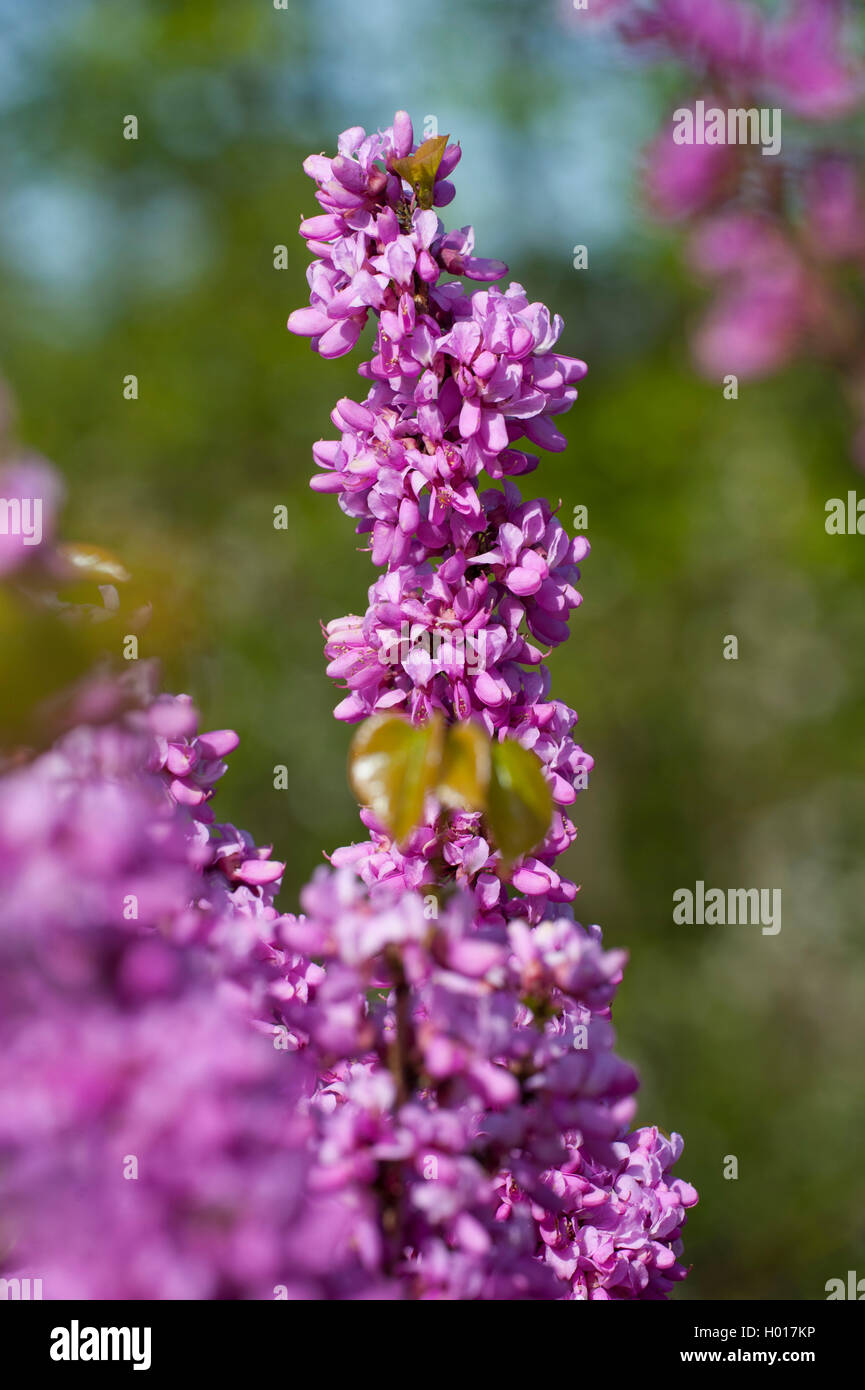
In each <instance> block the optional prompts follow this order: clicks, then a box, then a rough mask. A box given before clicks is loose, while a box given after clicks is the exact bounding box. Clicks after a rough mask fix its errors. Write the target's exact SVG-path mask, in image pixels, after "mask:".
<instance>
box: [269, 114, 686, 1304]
mask: <svg viewBox="0 0 865 1390" xmlns="http://www.w3.org/2000/svg"><path fill="white" fill-rule="evenodd" d="M414 148H415V147H414V145H413V133H412V129H411V124H410V122H409V119H408V116H407V115H406V114H405V113H404V112H399V113H397V116H396V118H395V120H394V125H393V128H392V129H390V130H387V131H384V132H382V133H380V134H378V135H374V136H367V135H366V134H365V132H362V131H359V130H352V131H349V132H346V133H345V134H344V135H343V136H341V137H340V141H339V155H338V157H337V158H336V159H335V160H332V161H331V160H328V159H325V158H324V157H323V156H320V157H319V156H317V157H313V158H312V159H310V160H308V161H307V162H306V165H305V166H304V167H305V169H306V172H307V173H308V174H309V175H310V176H311V177H312V178H313V179H314V180H315V182H316V184H317V186H318V194H317V196H318V199H319V202H320V204H321V206H322V207H323V208H324V209H325V214H324V215H323V216H320V217H315V218H313V219H310V220H309V221H308V222H304V223H302V225H301V234H302V235H303V236H305V237H306V238H307V239H308V241H309V244H310V248H311V250H312V252H313V254H314V256H315V257H316V259H315V260H314V262H313V264H312V266H311V267H310V271H309V276H308V278H309V284H310V290H311V297H310V307H309V309H300V310H296V311H295V312H294V313H293V314H292V315H291V317H290V319H289V324H288V326H289V328H290V329H291V330H292V331H293V332H296V333H300V334H302V335H305V336H308V337H310V338H311V340H312V347H313V349H314V350H316V351H318V352H319V353H320V354H321V355H322V356H325V357H329V356H336V355H341V354H342V353H343V352H345V351H348V350H349V348H350V347H352V346H353V345H354V343H356V342H357V340H358V338H359V336H360V333H361V330H362V328H363V325H364V324H365V322H366V320H367V317H368V315H369V314H370V313H372V315H373V316H374V319H375V323H376V332H375V337H374V341H373V347H372V356H371V357H370V358H369V360H367V361H365V362H363V363H362V364H361V366H360V368H359V371H360V374H361V376H362V377H364V378H366V379H367V380H368V381H369V382H370V383H371V385H370V389H369V392H368V395H367V396H366V399H365V400H363V401H361V402H357V401H353V400H350V399H347V398H344V399H342V400H340V401H339V402H338V404H337V406H336V408H335V409H334V411H333V414H332V420H333V423H334V425H335V426H336V429H337V430H338V431H339V438H338V439H335V440H327V441H320V442H319V443H318V444H316V445H315V446H314V449H313V454H314V458H315V462H316V464H317V465H318V468H319V470H320V471H319V472H318V473H317V474H316V476H315V477H314V478H313V480H312V486H313V488H314V489H315V490H316V491H319V492H329V493H335V494H336V495H337V498H338V501H339V505H340V507H341V508H342V510H343V511H344V512H345V513H346V514H347V515H348V516H350V517H351V518H353V519H354V521H355V523H356V530H357V532H358V534H360V535H365V536H368V537H369V544H370V550H371V556H372V560H373V563H374V564H375V565H377V566H378V567H380V568H381V569H382V571H383V573H382V575H381V576H380V578H378V579H377V580H376V581H375V582H374V583H373V585H372V586H371V588H370V590H369V606H368V608H367V611H366V613H365V614H363V615H357V614H349V615H348V616H347V617H344V618H339V619H336V620H334V621H333V622H331V623H329V624H328V625H327V627H326V629H325V639H326V641H325V651H326V655H327V659H328V667H327V670H328V675H329V676H331V677H332V678H333V679H334V680H336V681H339V682H341V683H342V684H343V685H344V687H345V689H346V692H347V693H346V694H345V697H344V698H343V699H342V700H341V701H340V703H339V704H338V706H337V708H336V711H335V714H336V717H337V718H338V719H341V720H345V721H347V722H349V723H354V722H356V721H358V720H361V719H364V718H366V717H367V716H370V715H372V714H383V713H388V712H389V713H391V714H393V713H398V714H403V715H405V716H407V717H408V718H409V719H410V720H412V721H413V722H415V723H422V722H424V721H426V720H427V719H429V718H430V716H432V715H433V714H439V715H440V714H443V715H444V716H445V718H446V719H447V720H449V721H463V720H476V721H478V722H479V723H481V724H483V725H484V726H485V728H486V730H487V732H488V733H489V734H490V735H491V736H492V737H494V738H499V739H503V738H505V737H510V738H516V739H518V740H519V742H520V743H522V744H523V745H524V746H525V747H526V748H530V749H532V750H533V751H534V752H535V753H536V754H537V756H538V757H539V758H540V760H541V763H542V765H543V769H544V774H545V776H546V778H547V780H548V782H549V785H550V788H551V791H552V794H553V798H554V801H555V805H556V811H555V815H554V818H553V823H552V826H551V828H550V831H549V833H548V835H547V837H546V839H545V840H544V843H543V844H541V845H539V846H538V847H537V848H536V849H535V851H534V852H533V853H532V854H530V855H526V856H524V857H523V858H522V859H521V860H519V861H518V862H517V863H516V864H515V865H514V866H513V868H511V869H506V868H505V867H504V865H503V863H502V859H501V856H500V855H499V853H498V851H497V849H496V847H495V846H494V845H493V844H492V843H491V842H490V840H489V838H488V837H487V831H486V826H485V821H484V818H483V816H482V815H481V814H478V813H472V812H468V811H453V810H452V811H445V812H438V811H437V810H436V812H435V815H434V818H432V819H430V820H429V822H428V823H425V824H421V825H418V826H417V827H416V828H415V829H414V831H413V832H412V833H411V835H410V836H409V837H408V839H407V840H404V841H402V842H401V844H400V845H399V846H397V845H396V844H395V843H394V841H393V838H392V837H391V836H389V835H388V834H387V833H386V831H385V828H384V827H383V826H382V825H381V824H379V823H378V822H377V821H376V819H375V816H374V815H373V813H372V812H371V811H370V810H369V809H366V808H365V809H363V810H362V811H361V818H362V820H363V822H364V824H365V825H366V826H367V828H368V830H369V831H370V836H371V838H370V839H369V841H367V842H366V843H363V844H355V845H351V846H347V847H344V848H342V849H338V850H336V851H335V852H334V853H333V855H332V856H331V860H332V863H333V865H334V867H335V870H336V872H335V874H332V875H328V873H327V872H326V871H324V870H322V871H320V874H319V876H318V877H317V878H316V879H315V880H313V883H312V885H311V886H310V888H309V889H308V890H307V893H306V896H305V899H304V907H305V908H306V911H307V916H306V918H303V919H300V920H299V921H297V922H296V923H294V924H290V923H289V924H288V925H280V927H279V940H280V942H281V943H282V944H283V945H284V946H285V947H286V949H287V950H289V951H292V952H293V953H294V956H295V958H297V959H304V958H307V957H309V956H312V957H314V958H317V959H321V960H323V962H324V979H323V981H322V982H321V983H320V984H315V985H314V986H313V988H312V989H311V990H310V991H309V993H308V994H307V996H306V998H305V999H304V1000H302V1001H301V1000H300V999H298V1000H297V1001H296V1002H295V1003H294V1004H289V1005H288V1006H287V1007H286V1008H285V1010H284V1023H285V1026H286V1028H287V1029H288V1031H289V1034H290V1036H291V1037H293V1038H298V1037H303V1038H305V1040H306V1045H307V1046H308V1047H311V1048H317V1049H319V1051H320V1052H321V1053H323V1055H324V1056H325V1057H326V1058H327V1056H328V1054H330V1061H329V1064H328V1070H327V1072H326V1074H325V1076H324V1078H323V1081H324V1085H323V1087H322V1088H321V1089H320V1091H319V1097H318V1101H317V1106H316V1108H317V1110H318V1113H319V1123H320V1124H321V1125H322V1126H323V1132H322V1144H321V1148H320V1150H319V1153H320V1156H321V1157H322V1159H323V1166H322V1169H321V1171H320V1172H319V1173H318V1181H320V1182H321V1183H322V1184H323V1185H324V1186H325V1187H326V1188H327V1189H328V1190H329V1191H335V1190H338V1189H340V1188H341V1187H345V1185H346V1184H347V1183H349V1182H350V1181H353V1180H354V1178H355V1177H356V1175H357V1174H358V1173H359V1172H361V1173H364V1174H372V1173H373V1172H377V1173H378V1176H377V1178H376V1179H375V1181H376V1185H377V1186H378V1188H379V1189H380V1191H381V1192H382V1194H383V1195H382V1200H383V1202H384V1212H385V1218H386V1219H385V1221H384V1229H385V1230H387V1231H388V1232H392V1234H391V1236H390V1237H389V1238H386V1239H385V1242H384V1245H381V1244H380V1243H378V1242H377V1241H376V1240H375V1239H374V1236H373V1234H372V1233H370V1232H369V1231H367V1232H366V1233H365V1234H364V1233H361V1232H358V1235H357V1241H358V1243H359V1244H366V1245H367V1246H368V1247H369V1246H370V1244H373V1245H374V1246H375V1249H376V1252H377V1253H376V1259H381V1260H382V1261H383V1269H382V1272H387V1273H390V1272H392V1271H393V1270H394V1269H396V1270H398V1272H399V1274H400V1277H402V1278H405V1279H407V1280H410V1281H411V1289H412V1292H413V1295H414V1296H416V1297H461V1298H463V1297H554V1298H555V1297H565V1298H569V1297H573V1298H583V1299H584V1298H658V1297H663V1296H665V1295H666V1293H667V1292H668V1291H669V1289H670V1288H671V1287H672V1285H673V1282H674V1281H675V1280H676V1279H678V1278H682V1277H684V1274H685V1272H686V1271H685V1269H684V1268H683V1267H682V1266H681V1265H680V1264H679V1263H678V1261H677V1256H678V1254H679V1252H680V1240H679V1237H680V1233H681V1227H682V1225H683V1224H684V1220H685V1211H686V1208H687V1207H689V1206H691V1205H692V1204H693V1203H694V1202H695V1201H696V1193H695V1192H694V1190H693V1189H692V1188H691V1187H689V1185H688V1184H687V1183H683V1182H681V1181H680V1180H677V1179H672V1178H671V1177H670V1175H669V1169H670V1167H671V1165H672V1163H673V1162H674V1160H675V1159H676V1158H677V1157H678V1154H679V1151H680V1149H681V1141H680V1140H679V1139H678V1138H677V1137H675V1136H674V1138H673V1140H672V1141H667V1140H665V1139H663V1138H662V1137H661V1136H660V1135H659V1134H658V1132H657V1131H656V1130H639V1131H636V1132H633V1133H629V1132H628V1125H629V1123H630V1121H631V1120H632V1118H633V1113H634V1103H633V1095H632V1093H633V1091H634V1090H635V1088H636V1085H637V1081H636V1077H635V1076H634V1074H633V1073H632V1072H631V1071H630V1069H629V1068H626V1067H624V1066H623V1065H622V1063H620V1062H619V1061H618V1060H617V1059H616V1058H615V1056H614V1054H613V1052H612V1036H613V1035H612V1029H611V1026H610V1024H609V1021H608V1014H609V1004H610V1001H611V999H612V996H613V993H614V990H615V987H616V985H617V983H618V981H619V979H620V977H621V966H622V964H623V959H624V958H623V956H622V955H621V953H616V952H609V953H604V952H603V951H602V949H601V944H600V931H599V929H598V928H596V927H593V928H591V929H590V931H589V932H588V933H586V932H584V930H583V928H581V927H580V926H578V925H577V924H576V923H575V922H574V921H573V916H572V912H571V910H570V908H569V904H570V903H571V902H572V900H573V898H574V896H575V894H576V886H575V885H574V884H573V883H572V882H570V881H569V880H568V879H567V878H564V877H563V876H562V875H561V874H560V873H559V872H558V870H557V869H556V867H555V861H556V859H557V858H558V856H559V855H560V854H561V853H562V851H563V850H565V849H566V848H567V847H568V845H569V844H570V843H571V842H572V840H573V838H574V834H575V831H574V827H573V825H572V824H571V822H570V820H569V819H568V817H567V815H566V813H565V808H567V807H568V806H570V805H571V804H572V803H573V801H574V800H575V797H576V793H577V791H578V790H579V789H580V788H581V787H584V786H585V785H586V777H587V774H588V772H589V771H590V770H591V767H592V760H591V758H590V757H589V756H588V755H587V754H586V753H584V752H583V750H582V749H581V748H580V747H579V746H578V745H577V744H576V743H575V742H574V741H573V738H572V731H573V727H574V724H575V722H576V715H575V714H574V712H573V711H572V710H570V709H569V708H568V707H567V706H566V705H564V704H563V703H562V702H561V701H559V700H555V699H553V698H551V696H550V681H549V672H548V670H547V667H546V666H545V660H546V657H547V655H548V654H549V650H550V648H552V647H554V646H556V645H557V644H559V643H561V642H563V641H564V640H565V639H566V638H567V636H568V619H569V616H570V613H571V611H572V610H573V609H574V608H576V607H577V606H578V604H579V603H580V595H579V593H578V592H577V589H576V587H575V586H576V584H577V582H578V580H579V569H578V565H579V563H580V562H581V561H582V560H583V559H584V558H585V556H586V555H587V554H588V550H589V546H588V543H587V542H586V541H585V540H584V539H583V538H582V537H577V538H575V539H572V538H570V537H569V536H568V535H567V533H566V532H565V530H564V528H563V527H562V525H561V523H560V522H559V520H558V519H557V517H556V516H555V514H554V512H553V509H551V508H550V506H549V504H548V503H547V502H545V501H542V500H541V501H531V502H525V501H523V499H522V497H521V495H520V492H519V489H518V487H517V485H516V483H515V481H514V478H515V477H517V476H519V475H520V474H523V473H528V472H529V471H531V470H532V469H534V468H535V467H536V466H537V462H538V460H537V458H536V457H535V455H534V454H531V453H527V452H525V449H524V447H523V446H524V445H528V446H539V447H541V448H547V449H561V448H564V446H565V442H566V441H565V439H564V437H563V436H562V435H561V433H560V432H559V431H558V429H557V428H556V426H555V424H554V419H555V417H556V416H557V415H559V414H561V413H562V412H563V411H566V410H567V409H569V407H570V406H571V405H572V404H573V403H574V401H575V399H576V396H577V390H576V385H575V383H576V382H577V381H579V380H580V379H581V378H582V376H583V375H584V374H585V371H586V367H585V364H584V363H583V362H581V361H579V360H578V359H576V358H572V357H568V356H565V355H563V354H562V353H560V352H558V351H557V350H556V349H557V344H558V341H559V339H560V336H561V333H562V328H563V324H562V321H561V319H560V318H559V317H558V316H555V317H554V316H552V315H551V314H550V313H549V311H548V310H547V309H546V307H545V306H544V305H542V304H537V303H531V302H530V301H529V299H528V297H527V296H526V294H525V292H524V290H523V289H522V287H521V286H520V285H516V284H511V285H510V286H508V287H507V288H505V289H500V288H497V287H494V288H491V289H476V288H475V289H466V288H465V287H464V286H463V284H462V283H460V281H459V280H448V279H446V278H443V277H445V276H447V275H448V274H450V275H456V276H461V277H464V278H466V279H468V280H480V279H486V280H493V279H496V280H497V279H500V278H501V277H502V276H503V275H504V274H505V270H506V268H505V267H504V266H502V265H501V264H500V263H499V262H495V261H487V260H478V259H476V258H475V257H474V255H473V251H474V237H473V233H472V232H471V229H470V228H462V229H461V230H460V232H458V233H452V232H451V233H448V232H446V231H445V229H444V228H443V226H442V224H441V223H440V221H439V220H438V218H437V217H436V215H435V213H433V212H432V211H430V210H428V209H426V208H424V207H421V206H419V204H418V200H417V199H416V198H415V196H414V194H413V192H412V191H411V189H410V188H409V187H408V186H407V184H406V183H405V181H404V180H403V179H402V178H401V173H402V172H404V170H405V169H406V168H407V167H408V166H407V163H406V157H407V156H408V155H410V153H411V152H412V151H413V150H414ZM457 157H458V150H457V148H456V147H454V146H447V149H446V150H445V153H444V156H443V159H442V166H441V169H442V170H446V171H447V172H450V170H451V169H452V168H453V166H454V165H455V164H456V160H457ZM396 161H398V162H399V168H396ZM435 187H436V189H438V188H439V184H438V183H436V185H435ZM437 201H438V203H439V205H442V204H443V203H444V201H445V200H444V199H441V198H439V199H437ZM484 474H485V475H486V477H488V478H490V479H492V480H493V481H494V482H497V483H498V484H499V486H497V487H492V488H488V487H485V486H483V482H482V476H481V475H484ZM432 814H433V813H432V809H431V811H430V815H431V816H432ZM359 880H360V881H362V885H363V886H361V882H360V881H359ZM442 900H444V902H445V903H446V904H447V905H446V906H444V907H441V909H440V903H441V901H442ZM371 989H378V990H381V991H382V998H381V1003H380V1005H376V1006H367V1005H366V1003H365V1000H366V998H367V995H368V992H369V991H370V990H371ZM334 1115H338V1116H339V1117H340V1119H339V1124H338V1126H337V1128H336V1129H334V1130H332V1131H331V1132H330V1135H329V1136H328V1133H327V1124H328V1123H330V1122H332V1119H333V1116H334ZM373 1161H374V1164H377V1165H379V1166H378V1167H377V1168H376V1167H375V1166H374V1164H373ZM430 1162H432V1167H433V1168H434V1169H435V1172H434V1174H433V1175H432V1179H431V1172H430V1170H429V1165H430ZM382 1164H384V1169H383V1168H382V1166H381V1165H382ZM371 1165H373V1166H371ZM364 1219H365V1218H364ZM374 1234H375V1236H377V1237H380V1235H381V1232H380V1231H376V1232H375V1233H374ZM542 1273H543V1274H544V1275H546V1276H549V1277H550V1282H546V1283H545V1282H544V1279H543V1278H542V1277H541V1275H542Z"/></svg>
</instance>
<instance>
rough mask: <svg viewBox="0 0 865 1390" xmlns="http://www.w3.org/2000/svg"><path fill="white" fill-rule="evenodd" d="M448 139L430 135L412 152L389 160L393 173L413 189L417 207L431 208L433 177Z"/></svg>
mask: <svg viewBox="0 0 865 1390" xmlns="http://www.w3.org/2000/svg"><path fill="white" fill-rule="evenodd" d="M449 139H450V136H448V135H432V136H430V138H429V140H424V142H423V144H422V145H418V147H417V149H416V150H415V152H414V154H407V155H406V156H405V158H404V159H392V160H391V168H392V169H393V171H394V173H396V174H399V176H400V178H401V179H405V181H406V183H410V184H411V186H412V188H413V189H414V191H415V194H416V195H417V201H418V207H421V208H431V207H432V205H433V188H434V186H435V178H436V174H437V172H438V167H439V165H440V164H441V162H442V155H443V154H444V152H445V150H446V149H447V143H448V140H449Z"/></svg>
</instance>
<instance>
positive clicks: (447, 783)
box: [436, 723, 490, 811]
mask: <svg viewBox="0 0 865 1390" xmlns="http://www.w3.org/2000/svg"><path fill="white" fill-rule="evenodd" d="M489 785H490V739H489V735H488V734H487V732H486V730H485V729H483V728H482V727H481V726H480V724H475V723H468V724H453V725H452V726H451V727H450V728H449V729H448V731H447V736H446V738H445V746H444V756H443V758H442V766H441V772H440V773H439V780H438V786H437V787H436V795H437V796H438V799H439V801H440V802H441V804H442V805H443V806H451V807H455V808H456V807H458V808H461V809H463V810H466V811H483V810H485V809H486V804H487V792H488V790H489Z"/></svg>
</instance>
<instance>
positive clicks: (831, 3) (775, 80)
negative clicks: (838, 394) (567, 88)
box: [605, 0, 865, 467]
mask: <svg viewBox="0 0 865 1390" xmlns="http://www.w3.org/2000/svg"><path fill="white" fill-rule="evenodd" d="M854 9H855V7H853V6H850V5H848V4H847V3H846V0H785V3H784V5H783V6H782V7H781V9H780V11H775V12H767V10H766V9H765V8H761V7H759V6H758V5H757V4H755V3H752V0H615V3H612V4H610V5H608V6H607V7H606V10H605V13H606V14H609V15H612V16H613V18H614V20H615V23H616V26H617V28H618V30H619V32H620V33H621V35H622V36H623V38H624V39H625V40H626V42H628V43H629V44H632V45H635V46H637V47H639V48H640V49H642V50H644V51H646V52H647V53H648V54H656V55H658V56H668V55H669V56H673V57H674V58H675V59H677V60H678V61H679V63H681V64H682V65H683V66H684V67H685V68H686V69H688V70H689V72H690V81H689V83H688V86H687V88H685V89H683V91H682V95H681V98H680V99H678V100H677V106H678V107H680V108H685V107H688V108H690V109H692V110H693V109H694V105H695V101H696V99H698V98H699V99H700V100H701V101H703V103H704V107H705V109H706V110H707V111H708V110H709V109H713V110H721V111H723V112H725V113H726V112H727V111H729V110H742V111H747V110H751V109H753V110H755V111H757V112H759V111H760V110H761V109H764V110H766V111H767V112H770V111H771V110H772V109H773V108H777V109H778V112H779V113H780V114H779V118H778V119H779V120H782V121H783V126H782V130H783V141H782V145H781V149H780V151H779V152H778V153H776V154H772V155H769V156H766V155H764V154H763V153H761V148H760V146H759V145H754V144H726V143H718V144H712V143H708V141H707V142H706V143H697V142H696V141H695V142H694V143H691V144H678V143H676V141H675V140H674V123H673V120H672V119H670V120H669V122H668V123H667V126H666V128H665V130H664V131H663V132H662V133H660V134H659V135H658V136H657V138H656V139H655V140H654V141H653V142H652V144H651V145H650V146H649V148H648V150H647V151H646V155H645V161H644V170H643V184H644V190H645V194H646V198H647V201H648V204H649V206H650V208H651V209H652V210H653V212H654V213H655V214H656V215H657V216H658V217H659V218H661V219H662V220H666V221H669V222H673V223H683V224H686V225H687V244H686V258H687V260H688V262H689V264H690V266H691V268H692V270H693V271H694V272H695V273H696V275H697V276H698V277H699V278H700V279H701V280H702V281H703V283H704V284H705V285H706V286H707V287H708V288H709V290H710V292H711V299H710V301H709V304H708V307H707V309H706V311H705V313H704V315H703V317H702V320H701V322H700V323H699V324H698V326H697V328H696V331H695V335H694V340H693V349H694V355H695V359H696V362H697V365H698V367H699V369H700V370H701V371H702V372H703V373H704V374H705V375H706V376H708V377H710V378H712V379H715V380H717V379H720V378H723V377H725V376H726V375H728V374H733V375H735V376H737V377H741V378H743V379H747V378H757V377H763V376H766V375H768V374H771V373H773V372H776V371H779V370H780V369H782V368H783V367H785V366H787V365H788V364H789V363H791V362H793V361H795V360H796V359H797V358H799V357H801V356H803V355H804V354H806V353H807V354H808V355H809V356H811V357H813V356H814V355H815V354H816V355H817V356H818V357H821V358H822V359H823V360H825V361H827V362H829V363H830V364H833V365H835V366H838V367H840V368H841V369H842V374H843V377H844V380H845V384H846V387H847V391H848V395H849V397H850V401H851V405H852V408H853V411H854V414H855V415H856V416H857V417H858V418H859V420H860V422H863V421H865V357H863V355H862V349H861V321H860V315H859V314H858V312H857V310H856V308H855V301H854V299H853V298H852V297H851V295H850V284H851V281H852V282H854V283H856V284H858V286H859V288H860V290H861V288H862V284H863V281H865V185H863V169H862V160H861V156H860V154H859V152H858V149H857V148H856V146H855V145H853V144H852V143H851V141H850V138H849V135H848V134H847V133H846V132H845V129H844V127H843V126H841V127H840V128H839V125H838V123H839V121H841V120H842V119H846V118H849V117H850V116H851V115H854V114H855V113H857V112H861V110H862V107H863V104H865V61H863V50H862V46H861V42H860V43H859V44H858V45H857V44H856V43H855V42H854V41H853V35H854V29H855V26H856V24H857V22H858V21H857V19H856V16H855V14H854V12H853V11H854ZM860 38H861V30H860ZM833 123H834V124H833ZM855 453H856V456H857V460H858V462H859V464H860V466H863V467H865V423H860V428H859V435H858V439H857V443H856V447H855Z"/></svg>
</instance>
